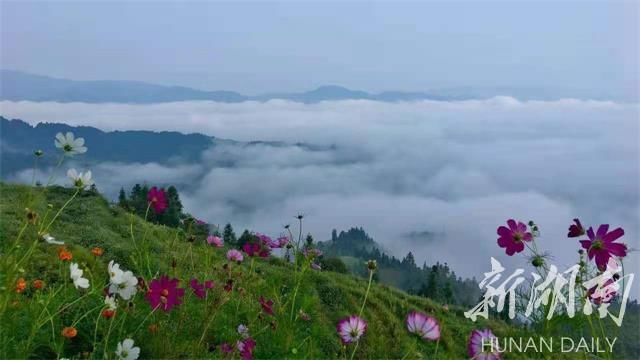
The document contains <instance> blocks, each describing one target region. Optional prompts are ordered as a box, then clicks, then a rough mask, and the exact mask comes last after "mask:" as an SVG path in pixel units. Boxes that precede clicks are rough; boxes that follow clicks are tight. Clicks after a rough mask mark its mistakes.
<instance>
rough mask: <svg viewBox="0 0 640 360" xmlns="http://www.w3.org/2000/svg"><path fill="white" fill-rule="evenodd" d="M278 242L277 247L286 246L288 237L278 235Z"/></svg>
mask: <svg viewBox="0 0 640 360" xmlns="http://www.w3.org/2000/svg"><path fill="white" fill-rule="evenodd" d="M277 242H278V247H279V248H283V247H285V246H287V244H288V243H289V238H288V237H286V236H280V237H279V238H278V240H277Z"/></svg>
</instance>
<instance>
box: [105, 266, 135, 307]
mask: <svg viewBox="0 0 640 360" xmlns="http://www.w3.org/2000/svg"><path fill="white" fill-rule="evenodd" d="M108 270H109V277H110V283H109V294H118V295H120V297H121V298H122V299H124V300H129V299H131V298H132V297H133V295H135V294H136V292H137V291H138V288H137V286H136V285H138V278H137V277H135V276H134V275H133V273H132V272H131V271H123V270H122V269H120V265H119V264H117V263H115V262H114V261H113V260H112V261H110V262H109V265H108Z"/></svg>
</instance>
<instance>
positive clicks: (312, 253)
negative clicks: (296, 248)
mask: <svg viewBox="0 0 640 360" xmlns="http://www.w3.org/2000/svg"><path fill="white" fill-rule="evenodd" d="M302 253H303V254H304V256H305V257H306V258H307V259H315V258H318V257H320V256H322V251H320V250H319V249H316V248H313V249H304V250H303V251H302Z"/></svg>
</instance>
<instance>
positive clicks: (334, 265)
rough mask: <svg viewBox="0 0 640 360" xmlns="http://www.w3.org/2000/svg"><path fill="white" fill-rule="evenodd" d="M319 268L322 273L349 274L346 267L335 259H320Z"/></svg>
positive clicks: (339, 260)
mask: <svg viewBox="0 0 640 360" xmlns="http://www.w3.org/2000/svg"><path fill="white" fill-rule="evenodd" d="M320 266H322V270H324V271H333V272H336V273H340V274H347V273H349V269H348V268H347V265H346V264H345V263H344V261H342V260H341V259H340V258H337V257H329V258H328V257H324V256H323V257H322V258H321V259H320Z"/></svg>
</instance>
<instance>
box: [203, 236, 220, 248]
mask: <svg viewBox="0 0 640 360" xmlns="http://www.w3.org/2000/svg"><path fill="white" fill-rule="evenodd" d="M207 243H208V244H209V245H213V246H215V247H218V248H221V247H223V246H224V241H222V239H221V238H220V237H219V236H215V235H209V236H207Z"/></svg>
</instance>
